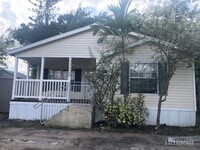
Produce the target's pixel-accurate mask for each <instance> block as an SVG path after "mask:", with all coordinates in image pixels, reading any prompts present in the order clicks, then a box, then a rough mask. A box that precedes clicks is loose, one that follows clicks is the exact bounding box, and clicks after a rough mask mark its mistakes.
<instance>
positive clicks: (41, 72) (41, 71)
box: [39, 57, 45, 100]
mask: <svg viewBox="0 0 200 150" xmlns="http://www.w3.org/2000/svg"><path fill="white" fill-rule="evenodd" d="M44 61H45V60H44V57H42V58H41V67H40V91H39V100H42V83H43V82H42V81H43V75H44Z"/></svg>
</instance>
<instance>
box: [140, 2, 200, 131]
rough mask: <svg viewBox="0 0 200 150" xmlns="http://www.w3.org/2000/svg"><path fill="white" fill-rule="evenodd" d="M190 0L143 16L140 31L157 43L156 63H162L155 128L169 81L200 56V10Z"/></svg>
mask: <svg viewBox="0 0 200 150" xmlns="http://www.w3.org/2000/svg"><path fill="white" fill-rule="evenodd" d="M191 6H193V4H192V1H190V0H170V1H169V2H165V3H164V5H163V6H160V5H157V6H154V7H151V8H149V10H148V11H147V12H145V14H144V16H143V26H142V28H141V30H140V32H142V33H144V34H146V35H149V36H151V37H153V38H151V37H148V36H147V37H145V38H146V39H148V40H149V41H151V42H153V43H156V44H155V45H154V46H153V47H152V50H154V51H155V56H154V58H155V60H157V61H158V62H160V67H161V68H159V69H161V71H162V72H163V73H164V74H163V75H161V76H160V77H159V82H160V83H159V84H160V93H159V100H158V110H157V119H156V128H157V129H159V127H160V113H161V106H162V103H163V102H164V101H166V99H167V96H168V89H169V85H170V81H171V79H172V77H173V75H174V73H175V71H176V70H177V69H179V68H183V67H189V66H192V65H193V63H194V61H193V60H194V59H195V58H197V57H199V47H200V30H199V25H200V20H199V17H200V16H199V9H198V8H197V7H195V6H194V7H191Z"/></svg>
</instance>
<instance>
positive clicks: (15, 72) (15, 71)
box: [12, 57, 18, 99]
mask: <svg viewBox="0 0 200 150" xmlns="http://www.w3.org/2000/svg"><path fill="white" fill-rule="evenodd" d="M17 72H18V57H15V68H14V77H13V88H12V99H14V98H15V84H16V79H17Z"/></svg>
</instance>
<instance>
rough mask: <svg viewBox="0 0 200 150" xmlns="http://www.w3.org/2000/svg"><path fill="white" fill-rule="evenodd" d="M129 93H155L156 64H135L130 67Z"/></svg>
mask: <svg viewBox="0 0 200 150" xmlns="http://www.w3.org/2000/svg"><path fill="white" fill-rule="evenodd" d="M129 73H130V74H129V79H130V93H157V91H158V89H157V87H158V86H157V76H158V65H157V63H137V64H133V65H132V66H131V67H130V72H129Z"/></svg>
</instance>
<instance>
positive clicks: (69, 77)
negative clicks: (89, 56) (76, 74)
mask: <svg viewBox="0 0 200 150" xmlns="http://www.w3.org/2000/svg"><path fill="white" fill-rule="evenodd" d="M71 72H72V58H71V57H70V58H69V65H68V85H67V101H68V102H69V101H70V96H69V93H70V85H71Z"/></svg>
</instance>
